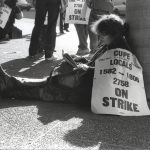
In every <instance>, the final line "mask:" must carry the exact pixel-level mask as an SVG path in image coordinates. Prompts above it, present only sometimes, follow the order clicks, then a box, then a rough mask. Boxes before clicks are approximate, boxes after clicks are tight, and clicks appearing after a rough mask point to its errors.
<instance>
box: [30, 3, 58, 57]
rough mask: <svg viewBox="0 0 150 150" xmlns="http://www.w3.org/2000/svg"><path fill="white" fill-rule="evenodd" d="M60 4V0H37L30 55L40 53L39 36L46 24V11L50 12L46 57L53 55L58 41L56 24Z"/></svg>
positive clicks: (45, 40) (46, 37)
mask: <svg viewBox="0 0 150 150" xmlns="http://www.w3.org/2000/svg"><path fill="white" fill-rule="evenodd" d="M59 6H60V1H59V0H36V6H35V10H36V15H35V25H34V28H33V31H32V35H31V42H30V46H29V56H34V55H36V54H37V53H38V51H37V50H38V44H39V38H40V34H41V32H42V29H43V26H44V21H45V17H46V13H47V12H48V27H47V34H46V36H45V39H44V50H45V57H46V58H47V57H51V55H52V53H53V51H54V49H55V43H56V24H57V18H58V14H59Z"/></svg>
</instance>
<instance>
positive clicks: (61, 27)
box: [59, 13, 69, 32]
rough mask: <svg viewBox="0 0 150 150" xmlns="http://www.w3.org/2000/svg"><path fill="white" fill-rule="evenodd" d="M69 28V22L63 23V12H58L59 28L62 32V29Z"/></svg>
mask: <svg viewBox="0 0 150 150" xmlns="http://www.w3.org/2000/svg"><path fill="white" fill-rule="evenodd" d="M68 28H69V23H64V13H60V26H59V30H60V32H62V31H63V30H67V29H68Z"/></svg>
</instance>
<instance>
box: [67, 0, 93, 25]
mask: <svg viewBox="0 0 150 150" xmlns="http://www.w3.org/2000/svg"><path fill="white" fill-rule="evenodd" d="M90 12H91V9H90V8H88V7H87V4H86V0H68V7H67V8H66V16H65V22H66V23H70V24H88V22H89V15H90Z"/></svg>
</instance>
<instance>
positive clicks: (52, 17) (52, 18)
mask: <svg viewBox="0 0 150 150" xmlns="http://www.w3.org/2000/svg"><path fill="white" fill-rule="evenodd" d="M47 7H48V28H47V35H46V38H45V48H44V50H45V59H51V58H52V57H53V52H54V49H55V44H56V24H57V18H58V14H59V7H60V1H58V0H55V1H48V2H47Z"/></svg>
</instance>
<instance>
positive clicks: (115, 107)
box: [91, 49, 150, 116]
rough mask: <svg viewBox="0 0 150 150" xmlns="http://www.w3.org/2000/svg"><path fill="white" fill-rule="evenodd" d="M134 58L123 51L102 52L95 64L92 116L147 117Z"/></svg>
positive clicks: (142, 86) (141, 81)
mask: <svg viewBox="0 0 150 150" xmlns="http://www.w3.org/2000/svg"><path fill="white" fill-rule="evenodd" d="M142 70H143V69H142V67H141V65H140V64H139V62H138V60H137V58H136V57H135V56H134V55H133V54H132V53H131V52H129V51H127V50H124V49H112V50H109V51H107V52H105V53H104V54H103V55H102V56H101V57H100V58H98V59H97V60H96V62H95V73H94V80H93V89H92V100H91V109H92V112H94V113H96V114H114V115H122V116H142V115H150V110H149V108H148V105H147V100H146V95H145V88H144V83H143V74H142Z"/></svg>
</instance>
